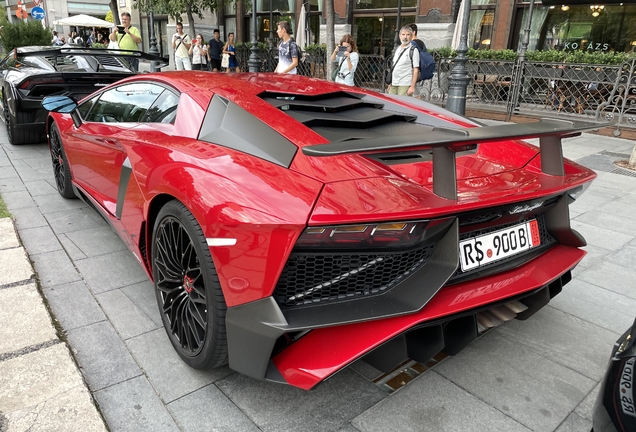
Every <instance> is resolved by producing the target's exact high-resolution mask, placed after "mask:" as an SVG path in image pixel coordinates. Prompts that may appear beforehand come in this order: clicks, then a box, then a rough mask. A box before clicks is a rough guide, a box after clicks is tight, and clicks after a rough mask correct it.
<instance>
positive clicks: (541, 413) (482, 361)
mask: <svg viewBox="0 0 636 432" xmlns="http://www.w3.org/2000/svg"><path fill="white" fill-rule="evenodd" d="M433 370H434V371H436V372H438V373H439V374H441V375H442V376H444V377H445V378H447V379H449V380H451V381H452V382H453V383H454V384H456V385H458V386H459V387H461V388H463V389H464V390H466V391H468V392H469V393H471V394H472V395H474V396H475V397H477V398H479V399H481V400H483V401H484V402H485V403H487V404H488V405H490V406H492V407H494V408H495V409H497V410H499V411H501V412H503V413H504V414H506V415H508V416H510V417H512V418H513V419H515V420H516V421H518V422H520V423H522V424H523V425H525V426H527V427H529V428H531V429H532V430H533V431H537V432H539V431H553V430H554V429H556V428H557V427H558V426H559V425H560V424H561V422H563V420H565V418H566V417H567V416H568V414H569V413H570V412H572V410H573V409H574V408H575V407H576V406H577V405H578V404H579V403H580V402H581V401H582V400H583V398H584V397H585V396H586V395H587V394H588V393H589V391H590V390H591V389H592V388H593V387H594V385H595V384H596V382H595V381H593V380H590V379H589V378H586V377H585V376H583V375H581V374H579V373H577V372H575V371H573V370H571V369H569V368H566V367H563V366H561V365H559V364H557V363H555V362H553V361H551V360H549V359H547V358H544V357H542V356H540V355H538V354H536V353H534V352H532V351H531V350H530V349H528V348H527V347H525V346H523V345H521V344H520V343H517V342H511V341H509V340H507V339H505V338H503V337H501V336H499V335H498V334H496V333H494V332H490V333H487V334H486V335H484V336H483V337H481V338H480V339H478V340H477V341H475V342H473V343H472V344H471V345H469V346H468V347H467V348H465V349H464V350H463V351H462V352H460V353H459V354H458V355H457V356H455V357H451V358H448V359H446V360H444V361H443V362H441V363H440V364H438V365H437V366H435V367H434V369H433Z"/></svg>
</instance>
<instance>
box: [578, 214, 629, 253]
mask: <svg viewBox="0 0 636 432" xmlns="http://www.w3.org/2000/svg"><path fill="white" fill-rule="evenodd" d="M570 225H571V226H572V228H574V229H575V230H577V231H578V232H580V233H581V234H582V235H583V237H585V240H586V241H587V244H589V245H592V246H597V247H600V248H603V249H607V250H617V249H620V248H621V247H623V245H625V244H627V243H629V242H630V241H632V240H633V239H634V235H629V234H622V233H619V232H616V231H612V230H610V229H607V228H601V227H599V226H594V225H590V224H587V223H584V222H580V221H579V220H578V219H575V220H573V221H572V222H571V223H570ZM634 234H636V232H635V233H634Z"/></svg>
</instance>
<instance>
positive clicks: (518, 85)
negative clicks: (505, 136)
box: [506, 0, 534, 121]
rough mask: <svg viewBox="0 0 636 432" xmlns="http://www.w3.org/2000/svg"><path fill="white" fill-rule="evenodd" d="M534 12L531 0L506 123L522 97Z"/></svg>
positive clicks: (514, 74) (509, 99) (507, 109)
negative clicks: (524, 70)
mask: <svg viewBox="0 0 636 432" xmlns="http://www.w3.org/2000/svg"><path fill="white" fill-rule="evenodd" d="M533 10H534V0H530V9H529V10H528V23H527V24H526V28H524V29H523V37H522V38H521V47H520V48H519V50H518V51H517V61H516V63H515V70H514V71H513V74H512V78H513V80H514V81H513V83H512V97H509V98H508V106H507V107H506V121H510V118H511V117H512V113H513V112H514V110H515V108H516V107H517V104H518V102H519V98H520V96H521V90H522V86H523V83H522V82H521V76H522V75H523V66H524V64H525V62H526V51H528V45H529V44H530V25H531V24H532V12H533Z"/></svg>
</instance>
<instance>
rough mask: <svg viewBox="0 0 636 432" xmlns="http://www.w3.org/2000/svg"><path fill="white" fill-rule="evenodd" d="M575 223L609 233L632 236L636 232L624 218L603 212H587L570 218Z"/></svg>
mask: <svg viewBox="0 0 636 432" xmlns="http://www.w3.org/2000/svg"><path fill="white" fill-rule="evenodd" d="M572 219H574V220H575V221H577V222H582V223H586V224H588V225H592V226H595V227H600V228H603V229H608V230H610V231H616V232H619V233H623V234H627V235H630V236H632V237H633V236H634V234H635V233H636V230H634V227H633V226H632V225H633V224H630V223H627V222H626V220H625V217H623V216H619V215H616V214H612V213H605V212H603V211H589V212H587V213H583V214H580V215H577V216H575V217H572Z"/></svg>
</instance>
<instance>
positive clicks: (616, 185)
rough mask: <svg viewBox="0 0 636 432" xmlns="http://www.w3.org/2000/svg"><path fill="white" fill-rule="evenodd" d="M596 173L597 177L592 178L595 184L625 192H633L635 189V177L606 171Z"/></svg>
mask: <svg viewBox="0 0 636 432" xmlns="http://www.w3.org/2000/svg"><path fill="white" fill-rule="evenodd" d="M597 174H598V177H597V178H596V180H594V183H595V184H596V185H597V186H603V187H606V188H610V189H616V190H620V191H625V192H633V191H634V190H635V189H636V177H630V176H624V175H620V174H612V173H608V172H599V173H597Z"/></svg>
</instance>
